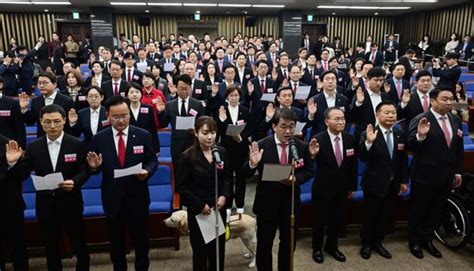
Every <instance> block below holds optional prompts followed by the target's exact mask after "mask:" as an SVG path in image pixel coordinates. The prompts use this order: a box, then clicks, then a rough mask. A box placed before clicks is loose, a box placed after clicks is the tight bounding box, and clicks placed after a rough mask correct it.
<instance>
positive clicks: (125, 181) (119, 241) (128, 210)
mask: <svg viewBox="0 0 474 271" xmlns="http://www.w3.org/2000/svg"><path fill="white" fill-rule="evenodd" d="M105 110H106V112H107V117H108V119H109V122H110V124H111V127H109V128H107V129H105V130H103V131H100V132H99V133H97V134H96V135H95V136H94V137H93V138H92V143H91V151H90V152H89V153H88V154H87V163H88V164H89V168H90V170H91V171H92V173H93V174H98V173H99V172H100V171H102V186H101V189H102V205H103V207H104V212H105V216H106V218H107V221H108V225H109V235H110V245H111V251H110V258H111V261H112V264H113V267H114V270H127V260H126V258H125V253H126V252H125V235H124V228H125V226H128V229H129V231H130V233H131V235H132V236H133V239H134V243H135V270H148V267H149V265H150V261H149V258H148V250H149V244H148V224H147V222H148V213H149V205H150V194H149V191H148V183H147V181H148V179H149V177H150V176H153V174H154V173H155V171H156V168H157V167H158V161H157V158H156V155H155V153H154V151H153V147H152V143H151V137H150V134H149V133H148V132H147V131H145V130H143V129H140V128H138V127H135V126H131V125H129V120H130V113H129V110H130V109H129V106H128V100H127V99H126V98H124V97H122V96H114V97H112V98H110V99H109V100H107V101H106V103H105ZM137 164H142V169H141V170H140V171H139V173H138V174H135V175H128V176H123V177H119V178H116V177H115V176H114V170H116V169H123V168H128V167H132V166H135V165H137Z"/></svg>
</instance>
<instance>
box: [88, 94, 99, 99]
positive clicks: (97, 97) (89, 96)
mask: <svg viewBox="0 0 474 271" xmlns="http://www.w3.org/2000/svg"><path fill="white" fill-rule="evenodd" d="M87 98H88V99H91V100H97V99H100V95H88V96H87Z"/></svg>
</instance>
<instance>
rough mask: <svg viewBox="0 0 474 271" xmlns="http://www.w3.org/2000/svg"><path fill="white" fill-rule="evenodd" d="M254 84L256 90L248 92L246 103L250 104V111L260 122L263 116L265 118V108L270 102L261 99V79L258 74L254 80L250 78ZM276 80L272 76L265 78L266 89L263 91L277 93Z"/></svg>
mask: <svg viewBox="0 0 474 271" xmlns="http://www.w3.org/2000/svg"><path fill="white" fill-rule="evenodd" d="M250 82H252V84H253V85H254V91H253V92H252V94H251V95H248V94H246V95H245V98H244V101H245V104H248V105H250V112H251V113H252V114H253V115H254V117H255V120H256V121H257V122H260V121H261V120H262V119H263V118H265V108H266V107H267V105H268V102H264V101H260V99H261V98H262V91H261V89H260V83H261V82H260V79H259V77H258V76H255V77H254V78H253V79H252V80H250ZM277 90H278V89H277V88H276V84H275V81H273V80H272V79H271V78H268V77H266V78H265V90H264V92H263V93H276V92H277Z"/></svg>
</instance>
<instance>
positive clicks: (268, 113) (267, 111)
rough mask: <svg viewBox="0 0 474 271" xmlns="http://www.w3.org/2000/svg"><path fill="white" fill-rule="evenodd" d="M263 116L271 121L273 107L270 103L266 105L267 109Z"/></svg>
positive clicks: (273, 111)
mask: <svg viewBox="0 0 474 271" xmlns="http://www.w3.org/2000/svg"><path fill="white" fill-rule="evenodd" d="M265 114H266V116H267V118H269V119H272V118H273V116H274V115H275V107H273V104H272V103H269V104H268V105H267V108H266V110H265Z"/></svg>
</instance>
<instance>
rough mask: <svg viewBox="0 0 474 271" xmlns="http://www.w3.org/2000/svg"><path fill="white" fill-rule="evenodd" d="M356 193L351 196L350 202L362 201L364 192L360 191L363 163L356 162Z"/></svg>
mask: <svg viewBox="0 0 474 271" xmlns="http://www.w3.org/2000/svg"><path fill="white" fill-rule="evenodd" d="M357 161H358V165H357V191H356V192H355V193H354V195H353V196H352V201H354V202H358V201H362V200H363V199H364V191H362V185H361V183H362V176H363V175H364V169H365V163H364V162H362V161H360V160H357Z"/></svg>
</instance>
